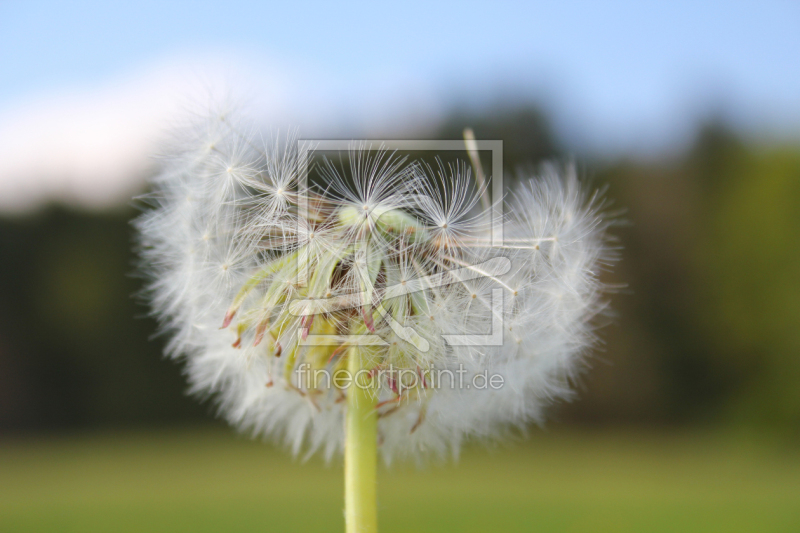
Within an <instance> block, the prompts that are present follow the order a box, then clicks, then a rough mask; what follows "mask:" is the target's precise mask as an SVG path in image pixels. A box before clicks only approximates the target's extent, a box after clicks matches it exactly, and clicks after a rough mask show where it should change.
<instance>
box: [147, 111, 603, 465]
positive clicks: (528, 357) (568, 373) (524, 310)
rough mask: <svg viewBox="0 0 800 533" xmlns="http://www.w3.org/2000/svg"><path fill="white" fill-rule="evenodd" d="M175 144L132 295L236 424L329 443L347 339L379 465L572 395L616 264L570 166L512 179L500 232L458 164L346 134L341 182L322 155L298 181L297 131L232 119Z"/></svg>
mask: <svg viewBox="0 0 800 533" xmlns="http://www.w3.org/2000/svg"><path fill="white" fill-rule="evenodd" d="M176 140H177V142H176V143H175V144H174V146H171V147H170V148H169V149H168V150H167V153H166V154H165V156H164V158H163V160H162V171H161V172H160V174H159V175H158V176H157V177H156V178H155V179H154V180H153V184H152V193H150V194H148V195H147V196H145V197H144V201H145V202H146V203H147V204H149V207H148V209H146V210H145V212H144V214H142V215H141V216H140V217H139V218H138V219H137V221H136V227H137V229H138V230H139V248H140V255H141V263H142V270H143V272H144V273H145V274H146V275H147V278H148V285H147V291H146V293H147V297H148V299H149V301H150V303H151V305H152V308H153V311H154V314H155V315H156V316H157V317H158V318H159V319H160V320H161V323H162V326H163V329H164V332H165V333H166V334H167V335H168V336H169V339H170V340H169V344H168V348H167V349H168V353H169V354H170V355H171V356H172V357H175V358H179V359H181V360H182V361H183V362H184V364H185V368H186V374H187V377H188V380H189V383H190V385H191V391H192V392H193V393H195V394H198V395H201V396H207V395H210V396H213V397H214V398H215V399H216V401H217V402H218V405H219V410H220V413H221V414H222V415H223V416H224V417H225V418H226V419H227V420H228V421H229V422H230V423H231V424H233V425H234V426H237V427H239V428H241V429H244V430H248V431H251V432H252V433H254V434H256V435H263V436H269V437H272V438H275V439H276V440H279V441H281V442H284V443H286V444H288V445H289V446H290V447H291V448H292V449H293V450H294V451H295V452H296V453H297V452H300V451H305V452H308V453H311V452H314V451H321V452H322V453H323V455H325V456H326V457H328V458H330V457H331V456H333V455H334V454H336V453H339V452H341V451H342V449H343V444H344V414H345V409H346V402H345V401H343V398H344V396H345V394H346V386H343V385H342V382H341V381H337V380H336V379H332V377H333V376H334V375H335V374H336V372H337V371H338V372H340V373H341V372H344V371H346V369H347V368H348V367H347V362H346V359H347V357H348V355H349V354H350V353H352V352H351V350H359V353H360V354H361V356H362V357H365V360H366V361H367V362H368V363H367V368H366V370H367V371H368V372H367V379H369V380H371V381H372V382H373V383H374V385H375V389H374V390H375V391H376V392H375V393H376V394H378V395H379V396H378V399H377V406H376V409H377V410H378V416H379V419H378V432H379V442H380V450H381V453H382V454H383V456H384V458H385V459H386V460H389V459H391V458H393V457H402V456H411V457H421V456H424V455H426V454H428V453H433V454H438V455H444V454H457V453H458V450H459V448H460V446H461V444H462V443H463V442H464V441H465V439H469V438H478V439H481V438H494V437H497V436H501V435H503V434H505V433H507V432H508V430H509V429H511V428H515V427H524V426H525V425H526V424H528V423H530V422H531V421H541V420H542V417H543V409H544V408H545V407H546V406H547V405H549V404H550V403H552V402H553V401H555V400H559V399H565V398H569V397H570V396H571V394H572V392H571V391H572V388H571V385H572V382H573V379H574V378H575V377H576V375H577V374H578V373H579V371H580V370H581V369H582V367H583V364H582V363H583V361H584V359H585V355H586V354H587V350H589V349H590V348H591V347H592V346H593V345H594V344H595V343H596V341H597V339H596V336H595V334H594V329H595V322H596V321H595V320H594V319H595V318H596V317H597V316H598V315H599V314H601V313H603V312H604V311H605V310H606V305H607V302H606V300H605V299H604V293H605V292H606V289H607V287H606V286H605V285H604V284H602V283H601V281H600V279H599V274H600V271H601V270H602V269H603V268H605V267H606V266H607V265H609V264H610V263H612V262H613V261H614V260H615V253H614V248H613V246H611V245H610V242H611V241H610V238H609V236H608V233H607V229H608V226H609V224H610V222H609V219H608V218H607V217H606V216H604V214H603V207H604V204H603V201H602V199H601V198H600V197H599V196H598V195H595V196H589V195H587V194H586V192H585V191H584V190H583V189H582V188H581V184H580V183H579V180H578V179H577V177H576V173H575V170H574V168H573V167H570V166H567V167H564V168H561V167H556V166H550V167H545V168H544V170H543V171H542V172H540V173H538V174H537V175H532V176H530V177H525V178H524V179H521V180H520V181H519V183H520V184H519V187H518V189H517V190H516V191H514V192H513V193H512V194H510V195H509V196H508V198H506V199H505V213H506V215H505V218H504V220H503V224H504V239H503V241H502V244H499V243H498V242H494V241H493V239H492V233H491V228H490V227H489V226H490V224H489V223H488V216H484V215H483V214H481V213H478V214H476V211H480V205H481V202H480V199H481V195H482V194H484V193H485V191H483V190H481V188H480V187H476V186H475V185H474V184H473V183H472V181H471V178H470V172H469V169H468V168H467V167H465V166H462V165H454V166H452V167H445V166H443V165H440V166H439V167H438V168H431V167H429V166H427V165H422V164H416V163H409V162H407V161H406V160H404V159H402V158H398V157H396V156H395V155H394V154H392V153H389V152H386V151H383V150H368V149H364V148H369V147H367V146H361V147H359V148H361V149H358V150H353V151H351V153H350V154H349V174H348V175H347V176H344V175H342V173H341V172H340V171H339V170H337V167H335V166H333V165H329V166H326V167H324V168H323V172H322V174H323V176H324V177H325V178H326V181H327V184H326V186H325V187H324V188H322V187H306V186H305V185H304V183H305V180H304V179H303V175H302V173H303V172H304V168H305V167H304V166H303V165H302V164H301V163H302V162H301V161H300V159H299V158H298V151H297V143H296V142H293V141H292V139H287V140H284V142H278V141H277V140H273V141H269V142H263V141H261V140H259V138H258V136H256V135H249V134H247V133H246V132H244V131H243V130H242V129H240V128H239V127H237V126H236V121H235V120H234V119H233V118H231V117H229V116H217V117H214V118H210V119H205V120H204V121H203V122H202V124H201V125H199V126H198V124H194V125H193V126H191V127H189V128H186V130H185V131H184V132H183V133H182V134H180V135H179V136H178V137H176ZM484 205H485V204H484ZM498 297H499V298H498ZM459 335H460V336H461V338H460V339H459V337H458V336H459ZM476 335H482V336H483V337H484V339H490V340H489V341H486V340H484V341H479V340H475V339H479V337H476Z"/></svg>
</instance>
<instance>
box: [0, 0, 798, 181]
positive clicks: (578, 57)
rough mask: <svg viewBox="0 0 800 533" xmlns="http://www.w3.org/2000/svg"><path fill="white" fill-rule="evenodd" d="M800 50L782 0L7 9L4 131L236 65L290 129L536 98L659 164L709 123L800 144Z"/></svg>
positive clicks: (584, 144) (600, 146) (608, 142)
mask: <svg viewBox="0 0 800 533" xmlns="http://www.w3.org/2000/svg"><path fill="white" fill-rule="evenodd" d="M798 56H800V2H797V1H796V0H769V1H768V0H764V1H760V2H755V1H753V2H736V1H728V2H722V1H706V2H697V1H694V2H689V1H682V0H679V1H671V2H641V1H640V2H636V1H622V0H618V1H605V2H589V1H586V2H574V1H572V2H570V1H561V2H492V3H489V2H466V1H462V2H457V3H455V2H452V3H435V4H428V3H427V2H406V3H403V4H400V3H380V2H369V3H367V2H351V3H347V4H343V5H338V6H336V7H335V8H332V7H330V6H329V5H328V4H326V3H323V2H275V3H270V2H260V3H255V2H252V3H251V2H235V1H218V2H131V3H121V2H78V1H75V2H33V1H29V2H14V1H5V2H3V3H0V120H3V117H5V118H6V124H7V125H8V124H11V123H13V124H24V122H25V120H26V119H25V115H23V114H22V112H21V111H19V110H20V109H25V110H27V111H26V113H27V112H30V113H32V114H33V115H36V116H38V117H43V116H44V117H46V116H47V114H48V113H50V114H52V115H54V116H56V115H58V113H56V112H53V111H52V109H55V107H54V106H55V104H54V103H53V102H56V101H60V100H59V99H61V100H64V102H63V106H68V105H71V104H70V103H69V102H70V101H69V98H66V96H65V95H73V96H75V98H78V97H79V95H81V94H84V95H85V98H84V100H85V101H91V100H92V99H93V98H94V97H95V96H93V95H98V94H100V92H99V91H101V89H102V91H104V92H103V93H102V94H103V95H105V98H106V99H107V100H108V101H112V100H113V91H114V90H120V91H123V92H124V87H125V86H126V85H125V84H126V83H128V84H129V86H130V87H133V86H135V83H134V81H135V80H136V79H139V78H142V79H144V78H146V77H147V76H148V73H152V72H154V71H159V72H163V71H174V70H176V68H177V66H180V65H183V64H190V65H192V68H195V69H199V70H203V67H202V65H203V64H204V62H205V61H206V60H207V61H208V62H209V64H213V65H214V67H213V68H211V69H210V70H204V71H203V72H204V76H206V77H207V78H208V77H212V78H214V77H217V76H223V74H220V73H221V72H222V71H224V70H225V69H226V68H231V69H234V70H236V71H237V72H240V71H248V72H250V73H251V74H252V77H251V78H250V79H249V81H248V83H249V84H250V85H251V87H250V92H251V93H252V94H256V95H259V94H260V93H262V92H263V93H264V95H262V96H264V97H265V98H268V97H269V95H272V94H278V95H279V98H278V97H276V102H280V106H279V107H281V108H282V109H285V110H295V109H296V110H297V114H298V117H299V116H300V115H301V114H302V113H303V112H304V110H305V112H306V113H307V114H308V116H306V117H305V118H302V119H300V118H299V119H298V121H299V122H300V123H301V124H306V123H308V121H309V120H311V119H310V118H309V116H312V115H313V116H320V117H322V116H323V115H326V116H327V120H328V122H329V123H338V122H341V121H345V122H346V121H348V120H350V121H352V122H353V124H361V125H362V126H363V123H367V124H369V123H370V120H371V119H372V118H373V117H382V119H381V120H382V122H381V125H382V126H383V127H384V129H385V127H386V124H387V123H391V122H392V121H393V120H395V119H396V118H395V117H397V116H398V115H396V114H395V115H392V114H391V113H389V112H388V111H386V109H388V108H407V109H412V108H413V109H416V110H417V113H416V114H414V113H412V114H411V116H412V117H420V118H419V119H420V120H422V119H423V118H424V117H429V118H430V117H434V118H435V117H440V116H441V115H442V114H443V113H446V112H447V110H448V109H449V108H451V107H453V106H454V105H456V104H457V103H459V102H466V103H470V104H472V105H480V104H481V103H486V102H492V101H495V100H498V99H502V98H508V97H515V98H521V99H532V100H536V101H538V102H540V103H542V105H544V107H545V110H546V111H547V112H549V113H550V114H551V115H552V116H553V118H554V120H555V123H556V127H557V128H558V131H559V132H560V133H561V135H562V136H563V137H564V138H565V139H566V140H567V142H568V143H569V144H571V145H573V146H575V147H577V148H578V149H583V150H589V151H596V152H600V153H606V154H612V155H613V154H619V153H650V152H656V153H658V152H659V151H663V150H669V149H671V148H674V147H676V146H680V145H681V143H682V142H685V140H686V138H687V137H688V136H689V134H690V132H691V129H692V127H693V126H694V124H695V123H696V121H697V120H698V119H700V118H702V117H703V116H706V115H708V114H711V113H714V112H723V113H725V114H727V115H728V116H729V117H730V118H731V120H732V121H734V122H735V123H736V124H738V125H740V126H741V127H742V128H743V129H746V130H750V131H752V132H754V134H756V135H774V136H778V137H784V138H785V137H789V138H795V139H797V138H798V137H800V125H799V124H800V66H798V65H800V60H798ZM132 80H133V81H132ZM171 83H172V82H171ZM262 83H265V84H271V85H269V86H270V87H271V89H270V90H264V91H262V90H261V85H260V84H262ZM271 91H273V92H271ZM275 91H277V92H275ZM41 102H48V104H47V106H50V107H47V106H45V105H44V104H42V103H41ZM305 103H308V105H306V104H305ZM275 105H277V104H275ZM45 109H47V110H51V111H48V112H45V111H44V110H45ZM87 109H88V107H87ZM37 110H39V112H38V114H37ZM310 110H313V112H312V111H310ZM287 113H288V111H287ZM268 115H269V114H268V113H267V116H268ZM58 116H60V115H58ZM9 117H11V118H9ZM406 118H408V117H406ZM12 119H13V120H12ZM283 120H288V121H291V113H289V116H284V117H283ZM398 120H399V119H398ZM379 122H380V121H379ZM142 127H144V126H142ZM406 127H408V125H406ZM2 128H3V125H2V123H0V137H2ZM8 128H10V126H7V130H8ZM17 129H20V128H19V127H17ZM22 129H24V128H22ZM84 129H86V128H84ZM362 129H363V128H362ZM366 130H367V131H369V128H366ZM54 131H55V130H54ZM58 131H66V130H63V129H62V130H58ZM6 135H10V133H9V132H8V131H6ZM54 135H55V134H54ZM31 137H32V138H33V137H34V135H33V134H31ZM17 142H18V143H21V142H22V141H17ZM0 156H2V153H0ZM21 164H22V163H20V165H21ZM17 166H19V165H17ZM1 167H2V163H1V162H0V169H1ZM15 168H16V167H15Z"/></svg>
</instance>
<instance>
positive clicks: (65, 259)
mask: <svg viewBox="0 0 800 533" xmlns="http://www.w3.org/2000/svg"><path fill="white" fill-rule="evenodd" d="M467 125H468V126H471V127H472V128H473V129H474V131H475V135H476V137H477V138H478V139H502V140H503V141H504V168H505V169H506V170H507V171H509V170H510V171H513V169H514V168H516V167H519V166H520V165H526V164H529V163H531V159H533V160H534V162H536V161H541V160H544V159H548V158H561V157H563V148H562V147H560V146H559V143H558V142H557V140H556V139H555V137H554V136H553V134H552V133H551V129H550V128H549V126H548V123H547V120H546V117H545V116H544V115H543V114H542V113H541V112H540V111H539V110H537V109H536V108H533V107H523V108H514V107H509V108H506V109H497V110H494V111H493V112H491V113H487V112H481V113H469V112H463V113H455V114H453V115H452V116H451V118H450V119H449V120H448V121H446V123H445V124H444V125H443V126H442V128H441V130H440V131H439V132H438V137H439V138H444V139H453V138H460V137H461V133H462V130H463V128H464V127H465V126H467ZM579 162H580V163H581V166H582V167H584V168H588V169H591V171H590V172H587V173H588V174H590V175H589V177H590V178H591V180H592V182H593V183H594V184H595V185H597V186H602V185H606V184H607V185H608V194H607V196H608V197H609V198H610V199H612V200H613V201H614V206H613V208H614V209H616V208H624V209H625V214H624V215H623V216H622V218H624V220H625V221H626V223H625V224H624V225H621V226H619V227H617V228H616V229H615V232H616V234H617V235H618V237H619V238H620V240H621V244H622V246H623V251H622V256H623V257H622V261H621V262H620V263H619V264H618V266H617V268H616V270H615V271H614V272H613V273H610V274H608V276H607V278H608V281H609V282H612V283H625V284H626V285H627V288H626V289H624V290H622V291H620V292H619V293H617V294H615V295H613V304H614V305H613V307H614V309H615V311H616V317H615V318H614V319H613V320H612V323H611V325H609V326H608V327H606V328H604V329H603V332H602V337H603V339H604V344H603V346H602V347H601V350H600V351H598V352H597V353H596V354H595V355H594V356H593V358H592V359H591V361H590V364H591V366H592V367H593V368H592V369H591V371H590V372H588V373H587V374H586V376H585V377H584V378H583V379H582V381H581V383H580V385H579V386H580V390H581V398H580V400H579V401H577V402H575V403H573V404H569V405H565V406H560V407H558V408H556V418H557V419H559V420H560V422H557V423H571V424H708V423H713V424H726V423H727V424H731V423H733V424H747V425H750V426H768V427H771V428H774V429H776V430H778V431H781V432H787V433H800V432H799V431H798V430H800V386H798V385H800V357H798V356H799V355H800V246H799V244H800V147H797V146H794V147H792V146H789V147H784V146H769V145H767V146H765V145H760V144H755V143H749V144H748V143H746V142H744V141H742V140H741V139H739V138H737V136H736V135H734V134H733V133H732V132H731V131H730V130H729V129H727V128H726V127H725V126H724V125H723V124H721V123H710V124H708V125H706V126H704V127H702V128H700V129H699V131H698V134H697V138H696V140H695V142H694V143H693V146H692V148H691V149H690V150H689V151H688V152H687V153H685V154H683V155H681V156H680V157H673V158H668V159H664V160H661V161H657V162H648V163H643V162H636V161H629V160H619V161H613V162H591V161H590V162H585V161H579ZM486 168H489V167H488V166H487V167H486ZM507 181H508V182H511V181H513V178H512V177H510V178H508V180H507ZM135 215H136V212H135V210H134V209H133V208H120V209H119V210H117V211H113V212H106V213H89V212H79V211H74V210H70V209H66V208H64V207H58V206H52V207H50V208H48V209H46V210H44V211H43V212H40V213H36V214H31V215H29V216H26V217H16V218H6V219H2V218H0V430H3V431H12V430H16V429H54V428H80V427H96V426H108V425H126V424H128V425H130V424H134V425H152V424H164V423H170V424H173V423H176V422H181V421H198V420H208V419H209V418H210V417H209V415H208V412H209V411H213V406H212V405H211V404H209V403H206V404H204V405H198V404H197V403H196V402H195V401H194V400H192V399H189V398H187V397H185V396H184V394H183V391H184V390H185V384H184V381H183V378H182V376H181V375H180V368H179V366H178V365H176V364H174V363H172V362H169V361H165V360H164V359H163V358H162V356H161V350H162V345H163V342H162V339H159V338H158V337H155V338H154V337H153V332H154V331H156V324H155V322H154V321H153V320H152V319H150V318H148V317H147V308H146V307H145V306H143V305H141V304H139V303H138V302H137V301H136V299H135V298H134V295H135V293H136V292H137V290H138V289H139V288H140V281H139V280H138V279H137V278H136V277H135V276H134V275H133V273H134V271H135V268H134V261H135V258H134V255H133V252H132V234H133V232H132V228H131V226H130V224H129V221H130V219H131V218H132V217H134V216H135Z"/></svg>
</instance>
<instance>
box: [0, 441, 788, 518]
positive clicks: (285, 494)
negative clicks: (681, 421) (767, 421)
mask: <svg viewBox="0 0 800 533" xmlns="http://www.w3.org/2000/svg"><path fill="white" fill-rule="evenodd" d="M379 482H380V488H379V498H380V499H379V506H380V511H379V513H380V515H379V516H380V526H381V531H383V532H393V531H397V532H399V531H414V532H434V531H458V532H486V531H497V530H504V531H543V532H547V531H576V532H578V531H580V532H588V531H591V532H598V531H614V532H617V531H631V532H633V531H659V532H660V531H676V532H677V531H680V532H693V531H697V532H701V531H702V532H706V531H725V532H738V531H742V532H744V531H748V532H750V531H759V532H765V531H798V530H800V451H798V450H794V449H791V450H789V449H787V448H786V447H779V446H776V445H773V444H769V443H765V442H762V441H758V442H756V441H753V440H752V439H743V438H735V439H734V438H731V437H725V436H707V435H706V436H703V435H674V434H670V433H669V432H667V431H664V432H660V433H621V432H617V433H610V432H584V433H559V432H557V433H555V434H548V433H544V432H538V431H537V432H534V434H533V436H532V438H531V439H530V440H529V441H527V442H524V443H519V444H516V445H513V446H508V447H501V448H496V449H494V450H489V451H487V450H485V449H473V450H469V451H468V452H466V453H465V454H464V456H463V457H462V458H461V460H460V461H459V462H458V464H455V465H454V464H452V463H448V464H445V465H430V466H427V467H426V468H424V469H421V470H420V469H417V468H416V467H413V466H404V465H401V466H393V467H392V468H390V469H384V470H382V471H381V473H380V479H379ZM342 498H343V495H342V472H341V467H340V466H339V465H338V464H335V465H333V466H325V465H324V464H321V463H320V462H319V461H317V460H311V461H309V462H308V463H301V462H298V461H294V460H292V459H291V458H290V457H289V456H288V455H287V454H286V453H283V452H282V451H279V450H275V449H274V448H272V447H271V446H268V445H263V444H260V443H256V442H251V441H249V440H247V439H244V438H241V437H237V436H235V435H232V434H231V433H229V432H225V431H218V430H191V431H190V430H184V431H172V432H142V433H127V432H126V433H104V434H95V435H86V436H75V437H58V438H50V439H46V438H29V439H16V440H7V441H4V442H3V441H0V531H3V532H13V531H75V532H82V533H83V532H87V533H89V532H95V531H97V532H100V531H104V532H105V531H124V532H128V531H130V532H142V531H148V532H158V531H169V532H183V531H186V532H190V531H191V532H204V531H209V532H211V531H214V532H217V531H219V532H235V531H273V530H274V531H341V530H343V518H342V507H343V505H342Z"/></svg>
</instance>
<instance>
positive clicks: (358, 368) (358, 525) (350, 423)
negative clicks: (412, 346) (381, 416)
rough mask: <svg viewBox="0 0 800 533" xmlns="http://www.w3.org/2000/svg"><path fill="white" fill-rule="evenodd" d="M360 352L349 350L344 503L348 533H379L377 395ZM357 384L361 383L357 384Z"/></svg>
mask: <svg viewBox="0 0 800 533" xmlns="http://www.w3.org/2000/svg"><path fill="white" fill-rule="evenodd" d="M360 351H361V350H359V348H357V347H353V348H350V349H349V353H348V370H349V372H350V376H351V379H352V383H351V385H350V387H349V389H348V391H347V420H346V428H345V431H346V434H345V452H344V503H345V525H346V529H347V533H375V532H376V531H377V530H378V504H377V499H376V484H377V476H376V470H377V465H378V413H377V411H376V409H375V405H376V404H377V402H378V397H377V392H376V391H375V389H374V387H372V386H371V385H370V384H369V383H368V382H371V381H372V379H371V378H369V377H368V376H367V369H366V368H365V367H364V363H363V359H362V355H361V353H360ZM356 381H358V383H356Z"/></svg>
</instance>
